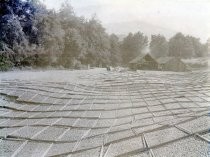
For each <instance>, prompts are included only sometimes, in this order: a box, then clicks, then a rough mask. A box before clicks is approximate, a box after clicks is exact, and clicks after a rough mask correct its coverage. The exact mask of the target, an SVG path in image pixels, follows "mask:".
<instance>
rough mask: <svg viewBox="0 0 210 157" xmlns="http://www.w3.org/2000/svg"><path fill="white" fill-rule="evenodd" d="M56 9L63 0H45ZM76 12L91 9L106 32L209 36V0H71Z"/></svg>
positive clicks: (49, 6)
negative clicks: (177, 33) (181, 33)
mask: <svg viewBox="0 0 210 157" xmlns="http://www.w3.org/2000/svg"><path fill="white" fill-rule="evenodd" d="M44 1H45V2H44V3H45V4H46V5H47V7H48V8H55V9H56V10H58V9H59V7H60V5H61V3H62V2H64V1H65V0H44ZM70 3H71V5H72V6H73V8H74V11H75V13H76V14H77V15H79V16H85V17H87V18H89V17H91V15H93V14H94V13H96V14H97V17H98V19H100V21H101V22H102V24H103V25H104V27H105V28H106V29H107V32H108V33H116V34H127V33H128V32H136V31H143V32H144V33H145V34H147V35H150V34H154V33H156V34H158V33H161V34H164V35H166V36H167V37H170V36H171V35H173V34H174V33H176V32H179V31H181V32H183V33H185V34H191V35H194V36H197V37H200V38H201V39H202V41H206V40H207V38H208V37H210V0H70Z"/></svg>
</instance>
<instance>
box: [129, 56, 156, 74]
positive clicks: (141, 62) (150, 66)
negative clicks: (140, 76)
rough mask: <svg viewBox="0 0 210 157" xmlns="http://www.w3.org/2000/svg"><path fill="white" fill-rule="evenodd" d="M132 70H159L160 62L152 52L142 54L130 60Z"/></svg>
mask: <svg viewBox="0 0 210 157" xmlns="http://www.w3.org/2000/svg"><path fill="white" fill-rule="evenodd" d="M129 68H130V69H132V70H158V62H157V61H156V60H155V59H154V58H153V57H152V56H151V55H150V54H148V53H147V54H141V55H139V56H138V57H136V58H135V59H133V60H132V61H130V62H129Z"/></svg>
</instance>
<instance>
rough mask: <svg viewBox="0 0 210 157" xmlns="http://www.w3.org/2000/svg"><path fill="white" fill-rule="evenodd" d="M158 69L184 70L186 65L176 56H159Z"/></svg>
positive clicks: (186, 69)
mask: <svg viewBox="0 0 210 157" xmlns="http://www.w3.org/2000/svg"><path fill="white" fill-rule="evenodd" d="M157 62H158V64H159V65H158V69H159V70H162V71H175V72H185V71H189V69H188V68H187V65H186V64H185V63H184V62H182V60H181V59H180V58H178V57H160V58H158V59H157Z"/></svg>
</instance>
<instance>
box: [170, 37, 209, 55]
mask: <svg viewBox="0 0 210 157" xmlns="http://www.w3.org/2000/svg"><path fill="white" fill-rule="evenodd" d="M206 54H207V46H206V45H205V44H204V45H203V44H201V43H200V41H199V39H198V38H195V37H192V36H184V35H183V34H182V33H177V34H176V35H175V36H173V37H172V38H171V39H170V40H169V55H170V56H176V57H181V58H192V57H204V56H205V55H206Z"/></svg>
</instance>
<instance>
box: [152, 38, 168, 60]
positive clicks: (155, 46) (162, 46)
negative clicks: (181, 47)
mask: <svg viewBox="0 0 210 157" xmlns="http://www.w3.org/2000/svg"><path fill="white" fill-rule="evenodd" d="M150 52H151V54H152V55H153V56H155V57H156V58H159V57H164V56H167V55H168V42H167V40H166V38H165V37H164V36H161V35H152V36H151V42H150Z"/></svg>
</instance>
